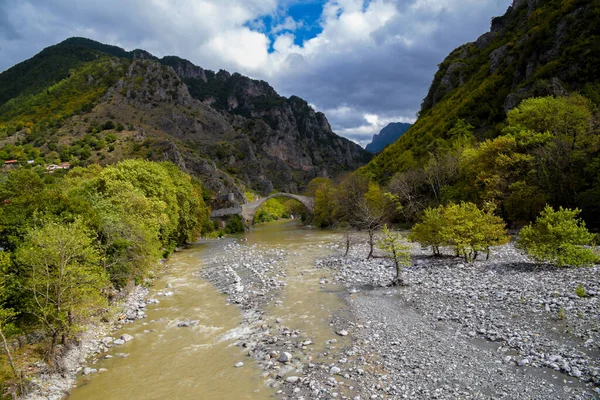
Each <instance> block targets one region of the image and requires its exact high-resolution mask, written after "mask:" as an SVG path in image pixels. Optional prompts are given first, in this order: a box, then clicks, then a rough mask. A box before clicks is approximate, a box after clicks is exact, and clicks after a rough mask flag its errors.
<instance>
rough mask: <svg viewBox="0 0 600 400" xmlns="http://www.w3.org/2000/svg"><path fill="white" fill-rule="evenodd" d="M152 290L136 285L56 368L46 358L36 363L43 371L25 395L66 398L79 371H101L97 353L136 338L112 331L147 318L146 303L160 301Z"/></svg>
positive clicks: (33, 399) (54, 399)
mask: <svg viewBox="0 0 600 400" xmlns="http://www.w3.org/2000/svg"><path fill="white" fill-rule="evenodd" d="M148 292H149V290H148V289H147V288H146V287H144V286H136V287H135V288H134V289H133V290H132V291H131V292H130V293H128V294H127V295H126V296H125V297H124V299H123V300H121V301H120V302H119V303H118V304H116V305H114V306H113V308H114V312H113V313H111V314H112V315H113V316H114V317H115V319H112V320H111V321H109V322H104V323H98V324H94V325H90V326H88V327H87V328H86V329H85V331H84V332H83V333H82V334H81V335H80V336H79V337H78V338H77V340H76V341H74V342H73V343H72V344H70V345H69V347H68V348H67V349H65V354H64V355H63V356H62V357H60V359H59V361H58V365H57V366H55V367H54V368H50V367H49V366H48V365H47V364H45V363H43V362H38V363H36V366H37V367H38V368H39V371H40V372H39V374H38V375H36V376H34V377H32V378H31V379H30V387H29V392H28V394H27V395H26V396H24V399H27V400H60V399H63V398H64V397H65V396H67V395H68V394H69V391H70V390H71V389H72V388H73V387H74V386H75V383H76V381H77V377H78V375H80V374H82V373H84V374H86V375H88V374H94V373H97V372H99V371H98V369H96V368H93V363H95V359H96V357H97V356H99V355H101V354H103V353H105V352H106V351H108V350H109V349H110V348H111V347H113V346H119V345H122V344H124V343H125V342H126V341H130V340H132V339H133V338H132V337H129V336H122V337H118V338H113V337H111V336H110V335H111V334H114V332H115V331H118V330H119V329H122V327H123V325H126V324H130V323H133V322H135V321H136V320H138V319H143V318H145V317H146V312H145V309H146V306H147V305H148V304H156V303H158V300H147V296H148ZM124 356H126V355H125V354H124ZM88 365H89V366H90V367H88ZM100 372H101V371H100Z"/></svg>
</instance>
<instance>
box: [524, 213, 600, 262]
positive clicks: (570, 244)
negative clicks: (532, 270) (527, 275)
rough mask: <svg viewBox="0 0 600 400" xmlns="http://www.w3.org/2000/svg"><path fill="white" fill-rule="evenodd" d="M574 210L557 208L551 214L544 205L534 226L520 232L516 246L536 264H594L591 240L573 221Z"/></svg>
mask: <svg viewBox="0 0 600 400" xmlns="http://www.w3.org/2000/svg"><path fill="white" fill-rule="evenodd" d="M579 213H580V210H578V209H574V210H571V209H566V208H562V207H560V208H559V210H558V211H555V210H554V209H553V208H552V207H550V206H546V207H545V208H544V210H543V211H542V212H541V214H540V215H539V216H538V218H537V219H536V221H535V223H533V224H529V225H528V226H526V227H524V228H523V229H521V232H520V233H519V238H518V240H517V246H518V247H519V248H520V249H522V250H524V251H525V252H526V253H527V254H528V255H529V256H531V257H532V258H533V259H534V260H536V261H537V262H540V261H546V262H550V263H552V264H555V265H557V266H559V267H563V266H566V265H574V266H578V267H579V266H585V265H592V264H594V263H595V262H598V255H597V254H595V252H594V250H593V249H591V248H587V247H583V246H586V245H590V244H591V243H592V241H593V239H594V235H593V234H591V233H590V232H589V231H588V230H587V228H586V227H585V222H583V221H582V220H580V219H579V218H577V215H578V214H579Z"/></svg>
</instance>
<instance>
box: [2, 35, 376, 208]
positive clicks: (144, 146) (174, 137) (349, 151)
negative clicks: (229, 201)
mask: <svg viewBox="0 0 600 400" xmlns="http://www.w3.org/2000/svg"><path fill="white" fill-rule="evenodd" d="M132 157H143V158H148V159H152V160H170V161H172V162H174V163H176V164H177V165H179V166H180V167H181V168H183V169H184V170H186V171H188V172H192V173H194V174H196V175H197V176H199V177H201V178H202V180H203V182H204V184H205V186H206V187H207V188H209V189H210V190H211V191H212V192H213V197H218V195H226V194H229V193H233V194H234V197H235V202H238V203H239V202H243V201H244V196H243V191H244V190H246V189H252V190H255V191H258V192H260V193H262V194H267V193H269V192H271V191H272V190H281V191H287V192H298V191H299V190H302V188H303V187H304V186H305V185H306V184H307V183H308V182H309V181H310V180H311V179H313V178H315V177H318V176H335V175H336V174H339V173H341V172H344V171H351V170H354V169H356V168H358V167H360V166H361V165H364V164H365V163H366V162H368V161H369V159H370V156H369V154H368V153H367V152H366V151H364V150H363V149H362V148H360V146H358V145H356V144H354V143H353V142H351V141H349V140H347V139H345V138H342V137H340V136H338V135H336V134H335V133H334V132H333V131H332V130H331V126H330V125H329V123H328V121H327V118H326V117H325V115H324V114H322V113H319V112H315V111H314V110H313V109H312V108H311V107H310V106H309V105H308V103H307V102H306V101H304V100H302V99H300V98H299V97H295V96H292V97H290V98H285V97H282V96H279V95H278V94H277V93H276V91H275V90H274V89H273V88H272V87H271V86H269V84H268V83H266V82H264V81H258V80H254V79H250V78H248V77H245V76H242V75H240V74H237V73H235V74H230V73H229V72H227V71H223V70H221V71H218V72H213V71H210V70H205V69H203V68H201V67H198V66H196V65H194V64H192V63H191V62H189V61H187V60H184V59H181V58H179V57H174V56H169V57H164V58H162V59H158V58H156V57H154V56H153V55H152V54H150V53H148V52H146V51H144V50H133V51H129V52H128V51H125V50H123V49H121V48H118V47H115V46H108V45H104V44H101V43H98V42H95V41H92V40H89V39H84V38H71V39H67V40H65V41H64V42H62V43H59V44H57V45H55V46H51V47H49V48H46V49H44V50H43V51H42V52H40V53H39V54H37V55H35V56H34V57H32V58H31V59H29V60H27V61H24V62H22V63H20V64H17V65H15V66H14V67H12V68H10V69H9V70H7V71H5V72H3V73H2V74H0V158H3V159H4V160H7V159H13V158H14V159H19V160H21V161H23V162H24V161H25V160H28V159H36V164H47V163H51V162H52V163H58V162H71V164H73V165H86V164H89V163H100V164H109V163H114V162H116V161H119V160H121V159H124V158H132ZM223 197H227V196H223Z"/></svg>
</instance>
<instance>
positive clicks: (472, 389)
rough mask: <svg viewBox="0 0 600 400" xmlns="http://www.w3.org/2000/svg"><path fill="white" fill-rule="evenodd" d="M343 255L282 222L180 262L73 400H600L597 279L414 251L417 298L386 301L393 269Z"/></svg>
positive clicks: (590, 274) (407, 295)
mask: <svg viewBox="0 0 600 400" xmlns="http://www.w3.org/2000/svg"><path fill="white" fill-rule="evenodd" d="M342 242H343V236H342V235H340V234H339V233H335V232H327V231H325V232H323V231H318V230H314V229H307V228H302V227H300V226H299V225H297V224H296V223H294V222H287V221H281V222H275V223H270V224H265V225H261V226H259V227H257V228H255V229H254V230H252V231H251V232H249V233H246V234H245V235H243V236H240V237H239V238H236V239H229V240H224V241H214V242H202V243H200V244H197V245H193V246H191V247H190V248H188V249H185V250H183V251H181V252H179V253H177V254H175V255H174V256H173V257H172V259H171V260H170V261H169V262H168V263H167V265H166V270H165V272H164V274H163V275H162V276H161V277H160V278H159V279H158V280H157V281H155V284H154V287H153V288H152V289H151V290H150V293H149V294H148V297H147V298H148V299H150V300H152V301H151V302H149V305H148V306H147V310H146V311H147V314H146V315H145V316H144V318H142V319H139V320H137V321H135V322H133V323H131V324H128V325H124V326H123V327H122V328H117V330H116V331H115V333H110V334H109V335H110V336H119V335H123V334H130V335H132V337H133V339H132V340H131V341H130V342H127V343H125V344H113V343H111V342H107V341H106V340H104V342H105V343H106V346H105V347H104V350H101V351H100V352H99V353H97V354H95V355H94V356H93V357H92V358H90V359H88V360H87V362H86V363H85V364H84V365H82V366H81V367H79V368H78V369H77V371H81V370H83V366H85V367H86V368H93V372H91V373H88V374H87V375H85V376H82V375H81V374H78V375H79V377H78V379H77V388H75V389H73V390H72V391H71V394H70V396H69V397H68V398H69V399H71V398H72V399H95V398H98V399H100V398H111V399H126V398H131V396H136V397H137V396H139V397H143V398H149V399H150V398H157V399H158V398H164V396H166V395H171V396H177V397H179V398H184V397H194V396H201V397H203V398H222V397H223V396H228V395H230V394H232V393H234V391H235V390H239V394H238V396H239V397H241V398H248V399H263V398H302V397H304V398H315V399H318V398H324V399H325V398H342V399H343V398H348V399H357V398H382V399H386V398H387V399H394V398H415V397H419V398H441V399H445V398H448V399H451V398H456V397H461V398H482V397H484V398H524V397H532V398H538V397H544V398H565V399H570V398H582V399H585V398H593V397H594V396H595V395H597V388H596V387H595V385H594V384H592V383H590V381H589V380H590V378H592V377H595V376H597V374H598V372H599V368H600V365H598V363H597V354H596V353H595V351H594V350H593V349H592V348H591V347H589V346H588V342H590V341H591V340H594V339H596V340H597V339H598V337H597V335H598V333H597V332H595V333H594V331H593V329H592V330H591V331H590V330H589V329H590V328H593V324H594V318H595V316H596V315H597V313H598V311H599V310H598V307H599V305H598V303H597V301H596V300H597V297H596V293H597V290H600V282H599V281H598V279H597V267H596V268H593V269H586V270H573V271H570V272H569V273H568V274H567V275H566V276H565V275H558V274H556V273H554V272H553V271H551V270H544V269H542V270H535V269H532V268H531V264H530V263H529V261H528V260H527V259H526V258H524V257H523V256H521V255H519V254H518V253H516V252H515V250H514V249H513V248H512V246H510V245H509V246H503V247H499V248H497V249H494V251H493V254H492V256H491V259H490V262H489V263H483V262H482V263H476V264H475V265H472V266H465V265H464V264H460V261H458V260H455V259H452V258H446V259H433V258H431V256H429V255H427V254H425V253H423V252H422V251H421V250H420V249H419V248H417V247H413V249H412V254H413V263H412V264H411V266H410V267H408V268H407V269H406V271H405V273H406V275H407V280H408V281H409V284H410V286H407V287H406V288H401V289H390V288H386V287H385V283H386V282H387V281H388V280H389V279H390V276H391V271H392V268H391V265H390V264H389V261H386V260H382V259H374V260H371V261H367V260H365V259H364V254H365V253H366V252H367V251H368V249H367V248H366V247H365V245H364V243H363V242H362V240H360V239H359V240H358V241H357V243H356V244H355V245H354V246H353V248H352V249H351V252H350V254H349V255H348V256H347V257H344V256H343V247H342ZM457 263H458V264H460V265H457ZM498 277H501V278H500V279H498ZM474 282H479V283H474ZM570 282H583V283H584V285H585V287H586V288H588V291H589V293H590V297H588V298H585V299H583V298H577V296H575V299H574V298H573V296H572V295H571V294H572V292H574V288H573V287H570V286H571V285H573V284H572V283H570ZM492 287H493V288H492ZM559 287H564V288H565V290H564V291H558V292H555V291H554V290H555V288H559ZM525 289H526V292H525ZM216 290H218V291H220V292H222V293H224V294H223V295H221V294H217V293H216ZM523 293H527V294H525V295H523ZM553 293H557V294H558V295H554V294H553ZM166 294H168V295H166ZM490 294H491V296H490ZM519 294H521V295H520V296H521V297H517V298H515V296H519ZM165 296H166V297H165ZM548 296H550V298H551V299H552V301H550V300H545V298H547V297H548ZM153 299H156V300H158V301H159V303H157V304H154V301H153ZM544 302H547V303H546V304H549V305H551V307H550V308H546V309H545V310H544V308H543V307H542V308H541V309H540V304H541V305H542V306H543V305H544ZM554 304H561V305H564V306H565V307H567V308H568V310H569V311H568V313H567V316H566V319H565V320H562V321H561V320H560V319H556V312H557V311H556V310H557V308H554ZM578 313H579V316H578V315H577V314H578ZM182 322H183V323H182ZM569 327H571V328H570V329H569ZM586 340H587V341H586ZM288 355H289V356H288ZM159 364H160V365H161V366H162V365H167V364H168V365H169V367H168V368H157V367H156V366H157V365H159ZM102 371H104V372H102ZM174 382H177V383H174ZM37 398H52V397H50V395H48V394H46V395H44V396H42V397H37ZM57 398H58V397H57Z"/></svg>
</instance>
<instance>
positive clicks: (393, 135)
mask: <svg viewBox="0 0 600 400" xmlns="http://www.w3.org/2000/svg"><path fill="white" fill-rule="evenodd" d="M411 126H412V125H411V124H408V123H405V122H392V123H389V124H388V125H387V126H386V127H385V128H383V129H382V130H381V131H380V132H379V133H378V134H375V135H373V140H372V141H371V143H369V144H368V145H367V147H365V150H367V151H368V152H369V153H373V154H376V153H379V152H381V151H382V150H383V149H384V148H385V147H386V146H388V145H390V144H392V143H394V142H395V141H396V140H398V138H399V137H400V136H402V135H403V134H404V133H405V132H406V131H407V130H408V129H409V128H410V127H411Z"/></svg>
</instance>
